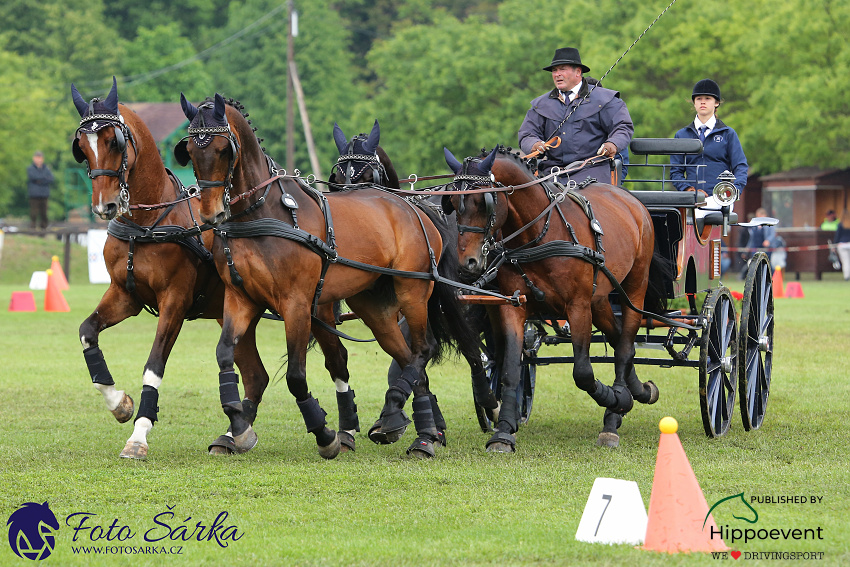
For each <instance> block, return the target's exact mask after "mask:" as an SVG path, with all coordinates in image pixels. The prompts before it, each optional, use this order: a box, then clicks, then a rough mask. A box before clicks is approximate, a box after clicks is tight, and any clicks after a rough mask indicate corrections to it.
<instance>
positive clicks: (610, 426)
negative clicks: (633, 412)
mask: <svg viewBox="0 0 850 567" xmlns="http://www.w3.org/2000/svg"><path fill="white" fill-rule="evenodd" d="M622 424H623V416H622V415H620V414H618V413H615V412H613V411H611V410H609V409H606V410H605V415H604V416H603V417H602V431H605V432H607V433H617V430H618V429H620V426H621V425H622Z"/></svg>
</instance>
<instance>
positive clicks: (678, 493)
mask: <svg viewBox="0 0 850 567" xmlns="http://www.w3.org/2000/svg"><path fill="white" fill-rule="evenodd" d="M659 428H660V429H661V439H660V441H659V442H658V457H657V458H656V460H655V478H654V479H653V481H652V494H651V495H650V497H649V514H648V515H649V518H648V521H647V525H646V539H645V540H644V544H643V549H648V550H650V551H663V552H666V553H679V552H686V553H687V552H691V551H705V552H708V551H726V550H728V549H729V548H728V547H726V544H725V543H723V540H722V539H720V536H719V530H718V529H717V524H715V523H714V518H713V517H712V516H711V515H710V514H709V509H708V503H707V502H706V501H705V496H703V494H702V489H700V487H699V482H697V478H696V476H695V475H694V471H693V469H692V468H691V463H690V462H688V457H687V455H685V450H684V449H683V448H682V442H681V441H679V436H678V435H677V434H676V431H677V430H678V428H679V424H678V423H677V422H676V420H675V419H673V418H672V417H665V418H664V419H662V420H661V423H660V424H659ZM712 529H713V530H714V531H713V534H714V537H712Z"/></svg>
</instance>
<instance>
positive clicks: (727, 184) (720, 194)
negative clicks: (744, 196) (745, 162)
mask: <svg viewBox="0 0 850 567" xmlns="http://www.w3.org/2000/svg"><path fill="white" fill-rule="evenodd" d="M717 179H718V182H717V185H715V186H714V191H713V193H714V198H715V199H717V200H718V201H719V202H720V204H721V205H731V204H732V203H734V202H735V201H737V200H738V188H737V187H735V176H734V175H732V172H731V171H729V170H726V171H724V172H723V173H721V174H720V175H718V176H717Z"/></svg>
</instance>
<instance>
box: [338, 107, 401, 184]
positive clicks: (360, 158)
mask: <svg viewBox="0 0 850 567" xmlns="http://www.w3.org/2000/svg"><path fill="white" fill-rule="evenodd" d="M333 136H334V142H335V143H336V147H337V150H338V151H339V159H337V160H336V164H335V165H334V166H333V168H332V169H331V176H330V179H329V181H330V182H331V183H337V184H345V185H350V184H353V183H373V184H375V185H382V186H384V187H394V188H396V189H398V187H399V182H398V175H397V174H396V171H395V168H394V167H393V164H392V162H391V161H390V158H389V156H388V155H387V153H386V152H385V151H384V149H383V148H382V147H381V146H379V145H378V142H379V141H380V139H381V128H380V126H379V125H378V121H377V120H375V124H374V126H372V131H371V132H370V133H369V134H368V135H367V134H358V135H356V136H354V137H353V138H351V141H349V140H348V138H346V136H345V134H344V133H343V132H342V128H340V127H339V125H338V124H336V123H334V132H333Z"/></svg>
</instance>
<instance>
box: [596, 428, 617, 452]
mask: <svg viewBox="0 0 850 567" xmlns="http://www.w3.org/2000/svg"><path fill="white" fill-rule="evenodd" d="M596 444H597V445H598V446H599V447H609V448H611V449H616V448H617V447H619V445H620V436H619V435H617V434H616V433H610V432H608V431H603V432H602V433H600V434H599V438H598V439H597V440H596Z"/></svg>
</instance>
